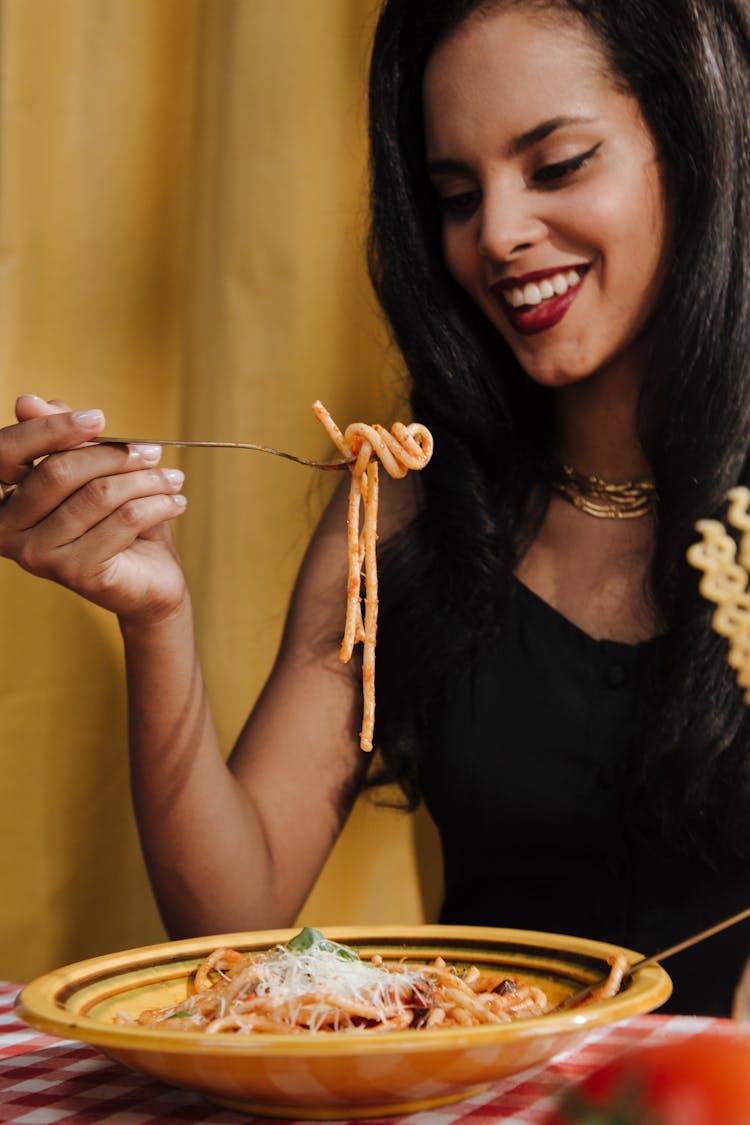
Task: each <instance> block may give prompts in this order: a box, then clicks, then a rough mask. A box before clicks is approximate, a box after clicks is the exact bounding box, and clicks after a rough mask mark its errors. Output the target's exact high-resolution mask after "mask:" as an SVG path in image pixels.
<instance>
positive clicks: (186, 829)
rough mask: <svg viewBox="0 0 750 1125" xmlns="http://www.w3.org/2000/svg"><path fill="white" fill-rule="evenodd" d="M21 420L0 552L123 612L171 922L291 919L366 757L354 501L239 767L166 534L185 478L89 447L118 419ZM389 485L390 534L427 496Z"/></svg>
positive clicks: (310, 588) (335, 507)
mask: <svg viewBox="0 0 750 1125" xmlns="http://www.w3.org/2000/svg"><path fill="white" fill-rule="evenodd" d="M17 412H18V417H19V425H17V426H14V427H8V428H6V430H3V431H0V480H5V481H17V482H18V483H19V488H18V491H17V492H16V493H14V494H13V496H12V497H11V498H10V500H9V501H7V502H6V503H5V504H2V505H0V553H2V554H4V555H6V556H7V557H10V558H14V559H15V560H16V561H18V562H19V563H20V564H21V565H22V566H24V567H25V568H26V569H27V570H29V571H30V572H32V573H35V574H39V575H41V576H44V577H47V578H50V579H52V580H54V581H57V582H60V583H62V584H63V585H66V586H68V587H69V588H71V589H74V590H76V591H77V592H79V593H80V594H82V595H83V596H84V597H86V598H88V599H89V600H91V601H93V602H95V603H96V604H98V605H102V606H104V607H105V608H107V609H110V610H112V611H113V612H115V613H116V614H117V615H118V617H119V620H120V627H121V631H122V635H123V639H124V644H125V654H126V665H127V675H128V688H129V708H130V713H129V718H130V724H129V725H130V743H131V763H132V786H133V795H134V803H135V809H136V815H137V817H138V822H139V828H140V832H141V838H142V844H143V849H144V854H145V857H146V861H147V864H148V867H149V871H150V874H151V878H152V882H153V886H154V890H155V893H156V897H157V900H158V902H159V905H160V908H161V911H162V914H163V917H164V919H165V922H166V924H167V927H168V929H169V930H170V932H172V933H173V934H176V935H180V934H191V933H199V932H204V933H205V932H208V931H212V932H220V931H229V930H233V929H237V928H239V929H246V928H259V927H269V926H270V927H274V926H280V925H285V924H288V923H290V922H291V921H292V920H293V918H294V916H295V914H296V913H297V911H298V910H299V907H300V906H301V904H302V903H303V901H304V899H305V898H306V896H307V894H308V892H309V890H310V889H311V887H312V884H313V883H314V881H315V878H316V876H317V874H318V872H319V871H320V869H321V867H322V865H323V863H324V862H325V859H326V858H327V856H328V854H329V852H330V849H331V847H332V846H333V843H334V841H335V839H336V836H337V834H338V832H339V831H340V829H341V827H342V825H343V823H344V821H345V819H346V816H347V814H348V811H349V808H350V806H351V802H352V800H353V798H354V795H355V793H356V789H357V781H358V777H359V773H360V770H361V769H362V765H363V755H362V753H361V751H360V750H359V746H358V730H359V722H360V715H361V688H360V685H359V682H358V678H357V674H356V669H355V668H353V667H350V666H342V665H341V664H340V663H339V661H338V655H337V654H338V644H339V635H340V631H341V628H342V625H343V617H344V603H345V590H346V547H345V543H346V497H345V491H344V490H343V489H340V490H339V493H338V494H337V495H336V496H335V497H334V499H333V501H332V503H331V505H330V506H329V508H328V509H327V511H326V513H325V514H324V517H323V519H322V521H321V523H320V525H319V527H318V529H317V531H316V534H315V536H314V538H313V541H312V543H311V546H310V548H309V550H308V552H307V555H306V557H305V561H304V563H303V566H302V569H301V572H300V575H299V578H298V581H297V584H296V587H295V591H294V595H293V598H292V603H291V607H290V612H289V615H288V620H287V624H286V629H285V632H284V637H283V640H282V644H281V648H280V652H279V656H278V658H277V661H276V663H275V666H274V669H273V671H272V673H271V676H270V678H269V680H268V683H267V684H266V687H265V689H264V691H263V692H262V694H261V697H260V699H259V701H258V703H257V705H256V706H255V708H254V709H253V712H252V714H251V716H250V718H249V720H248V722H247V724H246V725H245V728H244V729H243V731H242V733H241V735H240V737H239V739H238V742H237V745H236V747H235V749H234V751H233V753H232V756H231V758H230V762H229V765H228V766H227V764H226V763H225V761H224V757H223V754H222V752H221V748H220V746H219V744H218V739H217V736H216V731H215V727H214V724H213V720H212V717H211V712H210V707H209V705H208V702H207V700H206V695H205V691H204V687H203V681H202V675H201V671H200V667H199V662H198V657H197V654H196V648H195V643H194V638H193V622H192V612H191V606H190V596H189V592H188V590H187V585H186V583H185V579H184V574H183V572H182V568H181V566H180V564H179V559H178V557H177V553H176V551H175V548H174V544H173V541H172V536H171V532H170V530H169V528H168V526H167V523H168V521H169V520H170V519H172V518H174V517H175V516H176V515H178V514H180V513H181V512H182V510H183V508H182V505H181V504H180V503H179V497H178V496H177V493H178V492H179V488H180V481H179V480H178V479H177V478H176V477H175V476H174V475H173V474H170V472H169V471H168V470H167V471H164V470H160V469H158V468H155V467H154V466H153V463H148V464H147V463H146V462H144V458H143V451H139V450H128V449H127V448H124V447H116V446H98V445H93V446H82V445H81V444H80V443H84V442H86V441H87V438H88V437H89V436H93V435H95V434H96V433H97V432H100V430H101V428H102V426H103V424H104V420H103V418H101V419H98V420H97V421H94V422H92V420H91V418H87V419H84V420H83V421H82V420H81V419H80V418H79V419H77V418H76V416H75V415H72V414H71V413H69V410H68V408H66V407H65V406H64V405H63V404H45V403H42V402H41V400H30V399H24V400H21V401H20V403H19V406H18V407H17ZM157 453H158V451H157ZM39 458H43V460H42V461H41V463H39V461H38V459H39ZM157 459H158V458H157ZM34 462H37V463H36V464H35V465H34V467H30V466H32V464H33V463H34ZM383 484H384V486H385V487H384V489H383V506H382V507H383V515H384V517H385V518H384V519H383V520H382V521H381V537H387V536H388V535H389V534H390V533H391V531H392V530H393V529H394V528H395V527H397V526H401V525H402V524H403V522H404V521H405V520H406V519H408V518H409V516H410V514H411V512H413V510H414V507H415V503H416V501H415V495H416V494H415V491H414V489H413V487H412V486H411V480H410V478H406V480H405V481H399V482H393V481H390V480H385V481H384V482H383ZM249 596H252V591H250V592H249Z"/></svg>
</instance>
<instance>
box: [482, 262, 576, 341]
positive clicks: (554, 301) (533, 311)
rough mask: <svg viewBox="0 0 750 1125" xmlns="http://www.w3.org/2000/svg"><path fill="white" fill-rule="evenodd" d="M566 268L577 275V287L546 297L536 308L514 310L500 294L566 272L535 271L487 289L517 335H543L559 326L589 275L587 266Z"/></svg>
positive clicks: (524, 306)
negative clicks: (586, 276) (578, 277)
mask: <svg viewBox="0 0 750 1125" xmlns="http://www.w3.org/2000/svg"><path fill="white" fill-rule="evenodd" d="M569 268H570V269H575V270H576V271H577V272H578V273H580V274H581V280H580V281H579V282H577V284H576V285H572V286H571V287H570V289H568V291H567V292H566V293H563V294H562V296H559V297H558V296H555V297H548V298H546V299H545V300H543V301H542V302H541V304H539V305H522V306H521V307H520V308H518V309H514V308H513V306H512V305H509V304H508V302H507V301H506V299H505V297H504V296H503V294H504V293H507V292H508V290H510V289H518V288H522V287H523V286H524V285H527V284H528V283H529V282H532V281H541V280H543V279H544V278H545V277H554V276H555V274H558V273H563V272H568V271H567V270H566V271H563V270H561V269H560V268H558V269H549V270H536V271H535V272H533V273H526V274H524V275H523V277H513V278H506V279H504V280H503V281H498V282H496V283H495V285H492V286H491V287H490V292H491V293H492V294H493V296H494V297H496V299H497V301H498V303H499V305H500V306H501V308H502V310H503V313H504V314H505V316H506V317H507V318H508V320H509V322H510V324H511V327H512V328H514V329H515V330H516V332H520V333H521V335H522V336H535V335H536V334H537V333H538V332H546V330H547V329H548V328H554V326H555V325H556V324H559V323H560V321H561V320H562V319H563V317H564V316H565V314H566V313H567V311H568V309H569V308H570V306H571V305H572V304H573V302H574V301H575V299H576V297H577V296H578V293H579V292H580V289H581V286H582V285H583V283H584V280H585V273H586V272H587V271H588V267H587V266H586V267H584V266H571V267H569Z"/></svg>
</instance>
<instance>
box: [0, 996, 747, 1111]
mask: <svg viewBox="0 0 750 1125" xmlns="http://www.w3.org/2000/svg"><path fill="white" fill-rule="evenodd" d="M19 988H20V986H19V985H17V984H8V983H7V982H2V981H0V1122H13V1125H51V1123H53V1122H58V1121H60V1122H66V1125H79V1123H80V1125H99V1123H100V1122H107V1123H111V1125H155V1123H156V1122H169V1123H170V1125H193V1123H195V1122H207V1123H209V1125H240V1123H243V1125H247V1123H248V1122H253V1121H262V1120H266V1121H267V1120H268V1119H263V1118H252V1117H248V1116H246V1115H244V1114H239V1113H234V1112H230V1111H229V1110H222V1109H218V1108H216V1107H214V1106H212V1104H211V1103H210V1102H208V1101H206V1100H205V1099H204V1098H201V1097H200V1096H199V1095H198V1094H191V1093H189V1092H187V1091H184V1090H178V1089H175V1088H173V1087H170V1086H166V1085H163V1084H162V1083H160V1082H157V1081H155V1080H153V1079H151V1078H147V1077H146V1076H145V1075H141V1074H137V1073H136V1072H134V1071H131V1070H128V1069H127V1068H126V1067H123V1066H120V1065H118V1064H117V1063H114V1062H112V1061H110V1060H109V1059H108V1058H106V1057H105V1056H104V1055H102V1054H100V1053H99V1051H97V1050H96V1049H95V1048H93V1047H88V1046H87V1045H86V1044H84V1043H78V1042H74V1041H72V1040H69V1039H56V1038H53V1037H52V1036H49V1035H43V1034H41V1033H40V1032H37V1031H34V1030H33V1028H30V1027H27V1026H26V1025H25V1024H22V1023H20V1022H19V1021H18V1020H17V1019H16V1017H15V1015H14V1014H13V1003H14V1000H15V998H16V995H17V993H18V991H19ZM709 1029H710V1030H711V1031H713V1032H719V1033H720V1034H727V1035H732V1034H736V1025H733V1024H732V1022H731V1021H730V1020H711V1019H698V1018H695V1017H689V1016H658V1015H657V1016H641V1017H638V1018H635V1019H630V1020H626V1021H625V1022H623V1023H620V1024H615V1025H613V1026H610V1027H606V1028H598V1029H595V1030H594V1031H592V1033H591V1035H590V1037H589V1038H588V1039H587V1040H586V1042H585V1043H584V1045H583V1046H582V1047H579V1048H578V1049H577V1050H574V1051H570V1052H568V1053H567V1054H563V1055H558V1056H557V1058H556V1059H555V1061H554V1062H552V1063H549V1064H547V1065H546V1066H543V1067H540V1068H537V1069H535V1070H530V1071H526V1072H525V1074H522V1075H517V1076H515V1077H513V1078H507V1079H504V1080H503V1081H502V1082H497V1083H495V1084H494V1085H493V1086H492V1087H491V1088H490V1089H489V1090H486V1091H485V1092H484V1093H482V1094H479V1095H478V1096H476V1097H473V1098H470V1099H468V1100H466V1101H463V1102H456V1103H454V1104H452V1105H448V1106H443V1107H441V1108H439V1109H432V1110H427V1111H424V1112H421V1113H415V1114H411V1115H409V1117H408V1118H403V1117H402V1118H388V1119H387V1121H388V1123H389V1125H398V1123H399V1122H407V1121H408V1125H485V1123H487V1125H489V1123H490V1122H498V1121H501V1122H505V1125H533V1123H535V1122H536V1123H539V1122H541V1121H543V1119H544V1115H545V1113H546V1112H547V1111H548V1110H549V1108H550V1106H551V1104H552V1102H553V1100H554V1098H555V1096H556V1095H557V1094H558V1092H559V1091H560V1090H561V1088H562V1087H563V1086H564V1085H566V1084H567V1083H569V1082H572V1081H577V1080H578V1079H580V1078H582V1077H583V1075H585V1074H586V1073H587V1072H588V1071H589V1070H592V1069H593V1068H594V1067H596V1066H598V1065H600V1064H601V1063H603V1062H606V1061H607V1060H608V1059H610V1058H612V1057H613V1056H615V1055H618V1054H621V1053H622V1052H623V1051H624V1050H627V1049H629V1048H631V1047H635V1046H637V1045H638V1044H639V1043H643V1042H646V1041H648V1042H650V1043H656V1042H662V1041H665V1040H672V1041H674V1040H678V1039H684V1038H686V1037H688V1036H691V1035H697V1034H700V1033H702V1032H705V1031H707V1030H709ZM339 1125H340V1123H339ZM357 1125H362V1123H361V1122H360V1123H357Z"/></svg>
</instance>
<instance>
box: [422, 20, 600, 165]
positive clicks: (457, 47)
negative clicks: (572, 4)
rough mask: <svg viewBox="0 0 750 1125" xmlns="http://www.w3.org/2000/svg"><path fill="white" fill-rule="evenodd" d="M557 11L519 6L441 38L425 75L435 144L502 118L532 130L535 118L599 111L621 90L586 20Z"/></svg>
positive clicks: (427, 121)
mask: <svg viewBox="0 0 750 1125" xmlns="http://www.w3.org/2000/svg"><path fill="white" fill-rule="evenodd" d="M552 15H553V13H552V12H550V11H549V10H547V11H545V18H544V19H543V20H540V19H539V17H538V12H537V11H536V10H535V6H534V5H531V6H529V5H519V4H513V5H511V6H510V7H502V8H500V9H499V10H496V11H495V12H494V13H493V14H492V15H489V14H485V15H484V17H483V18H482V19H481V20H480V19H469V20H466V21H464V23H463V24H461V25H460V26H459V27H458V28H457V29H456V30H455V31H454V32H453V33H452V34H451V35H450V36H449V37H448V38H446V39H445V40H444V41H443V42H442V43H441V44H439V46H438V47H437V48H436V50H435V52H434V53H433V55H432V57H431V58H430V60H429V62H428V65H427V68H426V70H425V75H424V88H423V89H424V116H425V130H426V133H427V137H428V146H429V145H430V144H431V145H435V144H438V145H439V146H441V147H442V145H443V144H448V145H449V147H450V145H451V144H452V142H453V139H454V138H455V139H458V137H464V136H466V135H471V134H478V133H481V132H482V130H484V129H489V130H493V129H495V128H496V127H497V125H498V124H501V125H502V127H503V129H504V128H506V127H507V128H508V130H509V131H511V132H512V131H513V130H514V129H516V128H519V129H521V130H522V131H524V130H525V128H526V127H527V125H526V123H527V122H528V121H529V120H530V119H531V118H538V119H542V118H546V117H552V116H557V115H559V114H564V115H569V116H586V117H591V116H596V115H598V114H600V113H601V112H602V109H603V108H605V109H606V103H607V101H608V100H609V99H615V100H616V99H617V98H618V97H620V96H621V95H619V94H618V93H617V91H616V90H615V83H614V81H613V79H612V76H611V73H610V71H609V69H608V68H607V65H606V61H605V60H604V57H603V53H602V51H601V49H600V47H599V43H598V40H597V39H596V38H595V37H594V35H593V34H592V33H591V32H590V31H589V30H588V28H587V26H586V24H585V23H584V22H583V21H582V20H580V19H576V20H575V21H571V19H570V18H569V17H568V16H562V17H561V18H560V19H559V20H558V21H557V22H556V23H555V22H553V19H552ZM539 115H541V116H539ZM498 139H499V138H498Z"/></svg>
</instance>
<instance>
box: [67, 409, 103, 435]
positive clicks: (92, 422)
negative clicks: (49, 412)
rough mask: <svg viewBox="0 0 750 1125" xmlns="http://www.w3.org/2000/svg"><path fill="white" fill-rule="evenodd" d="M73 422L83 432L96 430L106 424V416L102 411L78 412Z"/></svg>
mask: <svg viewBox="0 0 750 1125" xmlns="http://www.w3.org/2000/svg"><path fill="white" fill-rule="evenodd" d="M73 421H74V422H75V424H76V425H77V426H80V427H81V429H82V430H95V429H97V428H98V427H99V426H101V425H102V423H103V422H104V414H103V412H102V411H101V410H77V411H76V412H75V414H74V415H73Z"/></svg>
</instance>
